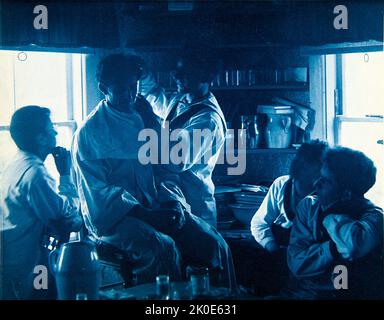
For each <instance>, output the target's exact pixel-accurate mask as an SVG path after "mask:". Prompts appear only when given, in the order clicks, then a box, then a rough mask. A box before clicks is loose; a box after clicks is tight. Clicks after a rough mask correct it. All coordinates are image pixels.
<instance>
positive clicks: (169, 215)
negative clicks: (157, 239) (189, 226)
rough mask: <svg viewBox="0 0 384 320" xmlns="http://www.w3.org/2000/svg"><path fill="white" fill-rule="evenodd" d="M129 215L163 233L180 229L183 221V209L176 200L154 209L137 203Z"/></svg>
mask: <svg viewBox="0 0 384 320" xmlns="http://www.w3.org/2000/svg"><path fill="white" fill-rule="evenodd" d="M131 215H132V216H133V217H135V218H138V219H140V220H143V221H144V222H146V223H148V224H149V225H151V226H152V227H154V228H155V229H156V230H159V231H161V232H164V233H168V232H172V231H175V229H181V228H182V227H183V225H184V223H185V215H184V210H183V208H182V206H181V205H180V204H179V203H178V202H175V203H174V202H172V203H167V207H166V208H164V207H163V208H158V209H155V210H151V209H146V208H144V207H143V206H140V205H138V206H136V207H135V208H134V209H133V212H132V214H131Z"/></svg>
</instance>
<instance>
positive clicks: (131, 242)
mask: <svg viewBox="0 0 384 320" xmlns="http://www.w3.org/2000/svg"><path fill="white" fill-rule="evenodd" d="M96 76H97V81H98V85H99V89H100V90H101V92H102V93H103V94H104V97H105V99H103V100H102V101H100V103H99V105H98V106H97V107H96V108H95V109H94V110H93V111H92V113H91V114H90V115H89V116H88V117H87V119H86V121H85V122H84V123H83V124H82V126H81V127H80V128H79V129H78V131H77V132H76V134H75V137H74V141H73V145H72V151H73V161H74V166H75V170H76V177H77V185H78V189H79V195H80V198H81V200H82V202H81V203H82V213H83V216H84V218H85V223H86V226H87V229H88V230H89V233H90V234H91V235H92V236H93V237H95V238H97V239H101V240H103V241H106V242H108V243H110V244H112V245H115V246H117V247H119V248H120V249H123V250H125V251H126V252H127V254H128V256H129V257H130V259H131V261H132V263H133V267H134V273H135V274H136V276H137V281H138V283H145V282H153V281H155V277H156V275H159V274H168V275H170V277H171V279H172V280H177V279H179V278H180V275H181V272H180V265H181V262H180V258H181V259H182V262H183V264H184V265H185V264H187V265H193V266H202V267H208V268H209V269H210V270H211V271H212V276H213V278H214V279H216V280H217V284H221V285H225V286H227V287H234V286H235V276H234V270H233V265H232V260H231V257H230V251H229V248H228V246H227V244H226V243H225V241H224V240H223V238H222V237H221V236H220V235H219V234H218V233H217V232H216V230H214V229H213V228H211V227H210V226H209V225H208V224H206V223H204V221H202V220H201V219H199V218H197V217H196V216H194V215H192V214H190V213H188V212H186V210H185V208H187V207H188V205H187V203H186V201H185V198H184V196H183V193H182V191H181V190H180V189H179V188H178V187H177V185H176V184H165V183H162V182H161V181H160V182H159V184H158V185H157V184H156V183H155V179H154V174H153V167H152V166H151V164H150V163H147V164H143V163H142V161H140V158H139V147H140V143H139V139H138V137H139V133H140V132H141V131H142V130H143V129H144V124H143V120H142V118H141V116H140V114H139V112H138V111H139V110H140V109H141V108H148V106H147V104H148V103H147V102H146V101H145V100H144V99H143V98H140V97H136V93H137V84H138V79H139V78H140V76H141V60H140V59H139V58H138V57H137V56H129V55H123V54H114V55H110V56H107V57H105V58H104V59H102V60H101V61H100V63H99V65H98V69H97V75H96ZM149 108H150V106H149Z"/></svg>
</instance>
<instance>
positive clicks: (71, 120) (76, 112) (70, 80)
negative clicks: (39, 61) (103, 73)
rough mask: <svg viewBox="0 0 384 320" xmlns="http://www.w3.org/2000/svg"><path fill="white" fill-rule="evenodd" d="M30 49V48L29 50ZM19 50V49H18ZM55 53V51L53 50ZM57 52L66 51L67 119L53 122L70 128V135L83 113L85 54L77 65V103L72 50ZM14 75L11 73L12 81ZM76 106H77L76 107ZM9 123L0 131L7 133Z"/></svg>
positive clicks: (0, 127)
mask: <svg viewBox="0 0 384 320" xmlns="http://www.w3.org/2000/svg"><path fill="white" fill-rule="evenodd" d="M11 51H15V52H17V51H19V50H11ZM31 51H32V50H31ZM20 52H21V51H20ZM41 52H48V51H41ZM55 53H56V52H55ZM57 53H66V54H67V56H66V63H67V70H66V91H67V101H68V102H67V110H66V111H67V115H68V116H67V119H66V120H64V121H54V122H53V124H54V125H55V126H58V127H67V128H69V129H70V131H71V133H72V135H73V134H74V133H75V131H76V129H77V126H78V123H79V122H80V121H82V120H83V118H84V115H85V112H86V110H85V103H84V102H85V101H84V90H85V86H84V80H85V79H84V77H85V70H84V69H85V56H86V54H84V53H80V54H81V56H80V60H79V62H80V64H79V65H78V67H80V70H79V71H80V77H79V78H80V93H81V99H80V101H79V103H77V104H76V103H75V102H74V94H75V93H74V90H73V86H74V72H73V68H74V61H73V60H74V57H73V56H72V54H74V52H57ZM14 77H15V75H13V81H15V79H14ZM13 90H16V86H14V87H13ZM77 106H78V108H76V107H77ZM12 109H13V110H14V111H15V110H16V105H15V104H14V105H13V107H12ZM9 128H10V126H9V125H0V132H8V133H9Z"/></svg>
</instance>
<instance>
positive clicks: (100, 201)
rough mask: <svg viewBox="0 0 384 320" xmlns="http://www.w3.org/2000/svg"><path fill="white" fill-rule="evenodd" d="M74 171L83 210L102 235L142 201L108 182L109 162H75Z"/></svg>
mask: <svg viewBox="0 0 384 320" xmlns="http://www.w3.org/2000/svg"><path fill="white" fill-rule="evenodd" d="M75 171H76V176H77V185H78V189H79V192H80V194H79V195H80V198H81V200H82V203H83V202H84V203H85V204H86V208H84V207H83V210H85V212H86V213H87V214H88V215H89V216H90V217H91V218H92V223H93V224H94V225H95V226H96V228H97V230H98V233H99V234H101V235H102V234H104V233H105V232H107V231H108V230H110V229H111V228H112V227H113V226H114V225H115V224H116V223H118V222H119V221H120V220H122V219H123V218H124V217H125V216H126V215H127V213H128V212H129V211H130V210H131V209H132V208H133V207H135V206H136V205H139V201H138V200H137V199H136V198H135V197H134V196H133V195H131V194H130V193H129V192H127V191H126V190H125V189H124V188H122V187H119V186H115V185H112V184H110V183H108V182H107V173H108V162H107V160H84V161H81V160H78V159H77V160H76V163H75Z"/></svg>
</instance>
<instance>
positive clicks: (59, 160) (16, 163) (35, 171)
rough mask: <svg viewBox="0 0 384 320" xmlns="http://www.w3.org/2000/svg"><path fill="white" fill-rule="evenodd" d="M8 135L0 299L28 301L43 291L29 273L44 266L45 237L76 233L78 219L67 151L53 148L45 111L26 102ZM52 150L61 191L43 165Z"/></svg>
mask: <svg viewBox="0 0 384 320" xmlns="http://www.w3.org/2000/svg"><path fill="white" fill-rule="evenodd" d="M10 133H11V137H12V139H13V141H14V142H15V143H16V145H17V147H18V148H19V150H18V153H17V155H16V157H15V158H14V159H12V162H11V163H10V164H9V165H8V167H7V168H6V169H5V171H4V172H3V173H2V176H1V177H0V218H1V225H0V236H1V250H2V252H1V253H2V263H3V264H2V274H0V275H1V276H2V279H1V280H2V290H3V298H4V299H31V298H37V297H38V296H39V295H38V293H42V292H37V290H33V288H34V287H33V279H34V276H36V274H34V273H33V271H34V268H35V266H37V265H39V264H42V263H44V264H45V262H43V260H42V259H44V257H43V252H44V251H43V247H42V242H43V238H44V236H49V235H53V236H59V237H63V236H66V235H67V234H68V233H69V232H71V231H79V230H80V228H81V225H82V219H81V216H80V215H79V214H78V199H77V195H76V191H75V188H74V185H73V184H72V183H71V181H70V177H69V171H70V165H71V160H70V159H71V158H70V154H69V152H68V151H67V150H65V149H64V148H60V147H56V148H55V146H56V135H57V132H56V131H55V129H54V128H53V124H52V122H51V120H50V111H49V109H46V108H41V107H38V106H27V107H23V108H21V109H19V110H17V111H16V112H15V113H14V114H13V116H12V120H11V125H10ZM50 153H53V155H54V159H55V164H56V167H57V170H58V171H59V173H60V185H59V194H57V193H56V188H55V182H54V180H53V179H52V178H51V177H50V176H49V174H48V172H47V170H46V169H45V167H44V163H43V162H44V160H45V158H46V157H47V156H48V154H50ZM45 258H46V257H45ZM45 266H46V264H45ZM48 289H49V288H48ZM41 291H44V290H41ZM33 294H35V295H33Z"/></svg>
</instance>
